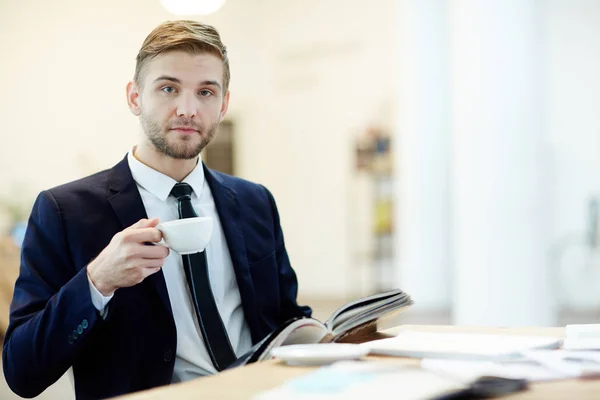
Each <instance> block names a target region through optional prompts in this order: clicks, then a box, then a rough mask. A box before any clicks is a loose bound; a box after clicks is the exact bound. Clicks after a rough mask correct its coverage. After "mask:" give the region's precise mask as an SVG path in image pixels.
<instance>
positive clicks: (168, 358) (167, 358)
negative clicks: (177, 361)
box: [163, 350, 173, 362]
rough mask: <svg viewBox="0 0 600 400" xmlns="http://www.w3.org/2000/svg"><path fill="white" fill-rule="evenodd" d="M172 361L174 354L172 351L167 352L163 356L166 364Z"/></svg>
mask: <svg viewBox="0 0 600 400" xmlns="http://www.w3.org/2000/svg"><path fill="white" fill-rule="evenodd" d="M172 359H173V352H172V351H171V350H167V351H165V354H163V360H164V361H165V362H171V360H172Z"/></svg>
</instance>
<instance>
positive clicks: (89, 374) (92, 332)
mask: <svg viewBox="0 0 600 400" xmlns="http://www.w3.org/2000/svg"><path fill="white" fill-rule="evenodd" d="M204 170H205V176H206V181H207V183H208V184H209V186H210V189H211V191H212V194H213V197H214V201H215V204H216V207H217V211H218V214H219V217H220V219H221V223H222V226H223V230H224V232H225V237H226V239H227V245H228V247H229V252H230V254H231V259H232V261H233V267H234V270H235V275H236V279H237V283H238V285H239V290H240V294H241V297H242V306H243V309H244V314H245V317H246V321H247V322H248V325H249V327H250V331H251V335H252V341H253V342H254V343H256V342H258V341H259V340H260V339H262V338H263V337H264V336H266V335H267V334H268V333H270V332H271V331H273V330H274V329H275V328H276V327H277V326H278V325H280V324H281V323H283V322H284V321H286V320H287V319H290V318H293V317H297V316H310V313H311V310H310V308H308V307H301V306H298V304H297V303H296V294H297V286H298V285H297V280H296V275H295V273H294V271H293V269H292V267H291V266H290V262H289V259H288V256H287V252H286V250H285V246H284V241H283V234H282V231H281V226H280V223H279V216H278V213H277V208H276V206H275V201H274V200H273V197H272V195H271V193H270V192H269V191H268V190H267V189H266V188H264V187H263V186H261V185H257V184H254V183H251V182H248V181H245V180H242V179H239V178H234V177H231V176H228V175H225V174H222V173H219V172H216V171H213V170H210V169H208V168H206V167H204ZM141 218H147V216H146V212H145V209H144V205H143V203H142V200H141V197H140V195H139V192H138V189H137V186H136V183H135V182H134V180H133V178H132V176H131V171H130V170H129V166H128V164H127V159H126V158H125V159H124V160H122V161H121V162H120V163H119V164H117V165H116V166H115V167H113V168H112V169H109V170H106V171H103V172H100V173H97V174H95V175H92V176H90V177H87V178H84V179H81V180H78V181H76V182H72V183H69V184H66V185H63V186H59V187H56V188H54V189H51V190H47V191H43V192H42V193H40V195H39V196H38V198H37V200H36V202H35V205H34V206H33V210H32V213H31V216H30V219H29V224H28V227H27V233H26V235H25V240H24V243H23V248H22V256H21V269H20V275H19V278H18V280H17V282H16V284H15V292H14V297H13V301H12V304H11V310H10V325H9V327H8V330H7V333H6V337H5V341H4V349H3V352H2V359H3V364H4V374H5V377H6V380H7V382H8V385H9V386H10V387H11V389H12V390H13V391H14V392H15V393H17V394H19V395H20V396H23V397H33V396H36V395H38V394H39V393H41V392H42V391H43V390H44V389H46V388H47V387H48V386H49V385H51V384H52V383H54V382H55V381H56V380H57V379H58V378H60V377H61V376H62V375H63V374H64V373H65V372H66V371H67V370H68V368H69V367H71V366H72V367H73V373H74V378H75V393H76V395H77V398H78V399H88V398H94V399H95V398H107V397H111V396H116V395H120V394H124V393H129V392H133V391H137V390H142V389H148V388H151V387H155V386H160V385H165V384H169V383H170V381H171V378H172V375H173V365H174V362H175V352H176V348H177V342H176V340H177V336H176V330H175V321H174V319H173V314H172V311H171V305H170V301H169V295H168V293H167V287H166V285H165V280H164V276H163V273H162V271H160V272H158V273H156V274H154V275H151V276H149V277H148V278H146V279H145V280H144V281H143V282H142V283H140V284H138V285H136V286H133V287H130V288H121V289H119V290H117V291H116V292H115V295H114V297H113V298H112V300H111V301H110V303H109V306H108V314H107V316H106V318H105V319H103V318H101V317H100V316H99V314H98V312H97V310H96V309H95V308H94V306H93V304H92V301H91V296H90V289H89V284H88V279H87V275H86V265H87V264H88V263H89V262H90V261H91V260H92V259H93V258H94V257H96V256H97V255H98V254H99V253H100V252H101V251H102V249H104V247H106V246H107V245H108V243H109V242H110V240H111V238H112V237H113V235H115V234H116V233H117V232H119V231H121V230H123V229H125V228H126V227H128V226H130V225H132V224H133V223H135V222H137V221H138V220H139V219H141Z"/></svg>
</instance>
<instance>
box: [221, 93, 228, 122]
mask: <svg viewBox="0 0 600 400" xmlns="http://www.w3.org/2000/svg"><path fill="white" fill-rule="evenodd" d="M229 93H230V92H229V90H228V91H227V93H225V96H223V104H222V105H221V114H220V116H219V122H221V121H223V118H225V115H226V114H227V109H228V108H229Z"/></svg>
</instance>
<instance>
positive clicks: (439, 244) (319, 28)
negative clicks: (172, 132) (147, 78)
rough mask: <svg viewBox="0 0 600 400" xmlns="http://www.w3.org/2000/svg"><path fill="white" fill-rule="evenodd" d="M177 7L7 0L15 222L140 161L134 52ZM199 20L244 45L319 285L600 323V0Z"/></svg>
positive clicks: (467, 316) (7, 164)
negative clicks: (599, 247)
mask: <svg viewBox="0 0 600 400" xmlns="http://www.w3.org/2000/svg"><path fill="white" fill-rule="evenodd" d="M175 18H178V17H176V16H173V15H170V14H169V13H168V12H167V11H165V10H164V9H163V8H162V7H161V5H160V4H159V1H158V0H157V1H149V0H127V1H122V0H119V1H117V0H105V1H103V2H81V1H74V0H56V1H52V2H48V1H42V0H19V1H17V0H3V1H1V2H0V54H1V60H2V61H1V62H0V69H1V71H2V73H1V74H0V83H1V87H2V90H1V91H0V121H2V122H1V125H0V171H1V172H0V198H1V199H2V204H3V205H4V206H3V207H4V208H3V210H4V211H5V212H4V213H0V214H1V218H2V221H1V223H0V229H1V232H4V233H6V234H7V235H8V233H9V232H10V231H11V230H13V228H14V225H15V218H14V217H12V216H15V215H17V214H18V212H17V211H13V212H12V213H10V212H8V210H12V209H14V208H18V206H23V207H22V208H24V209H25V210H26V211H23V213H25V214H26V212H27V211H28V210H29V207H30V206H31V203H32V201H33V199H34V198H35V196H36V194H37V193H38V192H39V191H40V190H42V189H45V188H49V187H52V186H54V185H58V184H60V183H64V182H66V181H69V180H73V179H76V178H79V177H82V176H84V175H87V174H90V173H92V172H95V171H97V170H100V169H104V168H108V167H110V166H112V165H113V164H115V163H116V162H118V161H119V160H120V159H121V158H122V157H124V155H125V153H126V152H127V151H128V150H129V149H130V147H131V146H132V145H133V144H134V143H135V141H136V140H137V138H138V135H140V132H139V126H138V122H137V120H136V118H134V117H133V116H132V115H131V114H130V113H129V112H128V109H127V106H126V102H125V84H126V83H127V81H128V80H129V79H131V76H132V74H133V68H134V59H135V55H136V54H137V51H138V49H139V46H140V44H141V42H142V41H143V39H144V38H145V36H146V35H147V34H148V33H149V32H150V30H151V29H153V28H154V27H155V26H156V25H157V24H159V23H160V22H162V21H164V20H167V19H175ZM191 18H194V19H199V20H202V21H203V22H207V23H210V24H213V25H215V26H216V27H217V28H218V29H219V31H220V32H221V35H222V38H223V40H224V42H225V43H226V45H227V48H228V50H229V54H230V59H231V69H232V83H231V91H232V100H231V105H230V111H229V117H228V121H229V122H230V123H231V127H232V128H231V129H232V131H233V134H232V147H233V149H234V151H233V153H232V154H233V157H234V158H233V160H232V163H233V165H234V171H235V174H236V175H238V176H241V177H244V178H247V179H250V180H253V181H257V182H260V183H263V184H265V185H266V186H267V187H269V189H271V191H272V192H273V194H274V195H275V198H276V200H277V203H278V206H279V211H280V214H281V218H282V224H283V228H284V233H285V237H286V243H287V249H288V252H289V254H290V257H291V260H292V263H293V266H294V268H295V269H296V271H297V273H298V276H299V280H300V297H301V298H302V299H303V300H306V301H307V302H311V301H317V300H318V299H325V300H327V299H333V301H336V302H342V301H346V300H350V299H352V298H355V297H357V296H362V295H366V294H369V293H373V292H374V291H377V290H384V289H386V288H388V287H401V288H402V289H404V290H406V291H408V292H409V293H411V294H413V296H414V297H415V300H416V302H417V304H416V306H415V307H414V313H419V312H420V313H422V314H423V315H426V316H431V318H430V319H427V318H425V321H431V322H436V321H437V322H439V321H444V322H450V321H454V322H459V323H472V324H478V323H480V324H494V323H496V324H509V325H510V324H523V323H529V324H544V325H546V324H557V323H561V322H563V321H565V319H564V318H563V319H560V318H559V317H560V316H561V315H563V316H564V315H565V312H566V313H567V314H568V315H571V316H573V317H572V319H573V318H588V319H598V317H599V316H600V295H599V294H598V293H599V292H598V290H597V288H598V287H600V262H598V260H597V252H596V247H595V246H596V241H595V240H596V239H595V229H596V225H597V217H596V216H594V208H593V207H590V204H592V206H593V203H591V201H592V200H594V199H596V198H598V199H600V181H599V178H598V171H600V154H599V149H600V113H599V112H598V104H599V99H598V93H600V74H598V71H600V46H599V44H600V2H598V1H596V0H572V1H560V0H539V1H533V0H527V1H517V0H514V1H508V0H507V1H483V0H480V1H476V0H472V1H471V0H465V1H458V0H456V1H450V0H447V1H442V0H435V1H433V0H422V1H421V0H375V1H373V2H369V3H365V2H359V1H349V0H327V1H323V0H320V1H317V0H286V1H276V0H252V1H243V0H228V1H227V2H226V3H225V5H224V6H223V7H222V8H221V9H220V10H219V11H218V12H217V13H215V14H211V15H208V16H204V17H197V16H193V17H191ZM15 203H16V204H15ZM13 231H14V230H13ZM523 304H530V305H531V306H530V307H525V308H527V310H525V311H523V313H522V314H521V315H519V312H520V311H519V310H520V309H521V308H523V307H522V305H523ZM453 312H454V314H453ZM516 315H519V316H518V317H514V316H516ZM513 317H514V318H513ZM428 318H429V317H428Z"/></svg>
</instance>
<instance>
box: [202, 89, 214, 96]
mask: <svg viewBox="0 0 600 400" xmlns="http://www.w3.org/2000/svg"><path fill="white" fill-rule="evenodd" d="M200 96H203V97H208V96H212V92H211V91H210V90H206V89H205V90H201V91H200Z"/></svg>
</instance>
